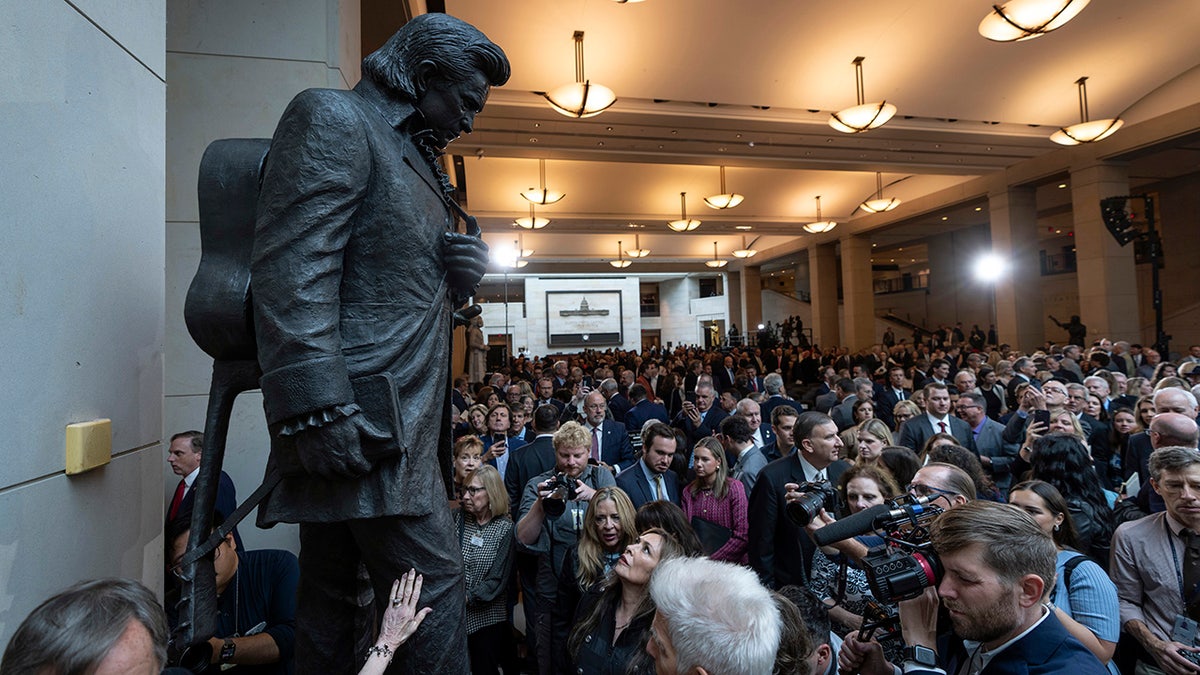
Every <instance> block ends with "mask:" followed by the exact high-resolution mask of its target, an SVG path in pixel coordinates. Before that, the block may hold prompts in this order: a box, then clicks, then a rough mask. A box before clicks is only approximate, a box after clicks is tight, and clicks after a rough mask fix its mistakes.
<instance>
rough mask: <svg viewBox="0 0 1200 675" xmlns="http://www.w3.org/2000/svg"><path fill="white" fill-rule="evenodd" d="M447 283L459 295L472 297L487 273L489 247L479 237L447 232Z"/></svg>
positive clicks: (445, 250)
mask: <svg viewBox="0 0 1200 675" xmlns="http://www.w3.org/2000/svg"><path fill="white" fill-rule="evenodd" d="M442 255H443V259H444V261H445V265H446V281H447V282H449V284H450V287H451V288H452V289H454V291H456V292H457V293H459V294H460V295H464V296H470V295H473V294H474V293H475V287H476V286H478V285H479V281H480V280H481V279H483V274H484V272H486V271H487V264H488V245H487V244H485V243H483V240H482V239H480V238H479V237H472V236H470V235H466V234H461V233H458V232H447V233H445V235H443V239H442Z"/></svg>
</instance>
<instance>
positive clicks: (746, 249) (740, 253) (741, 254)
mask: <svg viewBox="0 0 1200 675" xmlns="http://www.w3.org/2000/svg"><path fill="white" fill-rule="evenodd" d="M754 241H758V237H755V238H754ZM754 241H752V242H750V245H749V246H747V245H746V235H744V234H743V235H742V247H741V248H739V249H738V250H736V251H734V252H733V256H734V257H735V258H753V257H754V256H756V255H758V251H756V250H754V249H753V248H750V247H751V246H754Z"/></svg>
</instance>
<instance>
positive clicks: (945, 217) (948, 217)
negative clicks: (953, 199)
mask: <svg viewBox="0 0 1200 675" xmlns="http://www.w3.org/2000/svg"><path fill="white" fill-rule="evenodd" d="M942 220H950V216H942Z"/></svg>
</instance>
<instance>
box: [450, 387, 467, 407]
mask: <svg viewBox="0 0 1200 675" xmlns="http://www.w3.org/2000/svg"><path fill="white" fill-rule="evenodd" d="M450 403H451V405H453V406H454V407H455V408H458V412H460V413H465V412H467V408H469V407H470V406H471V404H469V403H467V399H466V398H464V397H463V395H462V392H461V391H459V390H457V389H451V390H450Z"/></svg>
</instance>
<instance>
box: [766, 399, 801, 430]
mask: <svg viewBox="0 0 1200 675" xmlns="http://www.w3.org/2000/svg"><path fill="white" fill-rule="evenodd" d="M781 405H790V406H792V408H793V409H794V410H795V411H796V414H797V415H799V414H800V412H801V410H800V408H801V405H800V402H799V401H793V400H792V399H790V398H787V397H786V396H781V395H779V394H776V395H774V396H771V397H769V398H768V399H767V400H765V401H763V402H762V404H761V405H759V409H760V410H762V418H763V424H766V423H767V422H770V421H771V413H773V412H775V409H776V408H778V407H779V406H781Z"/></svg>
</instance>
